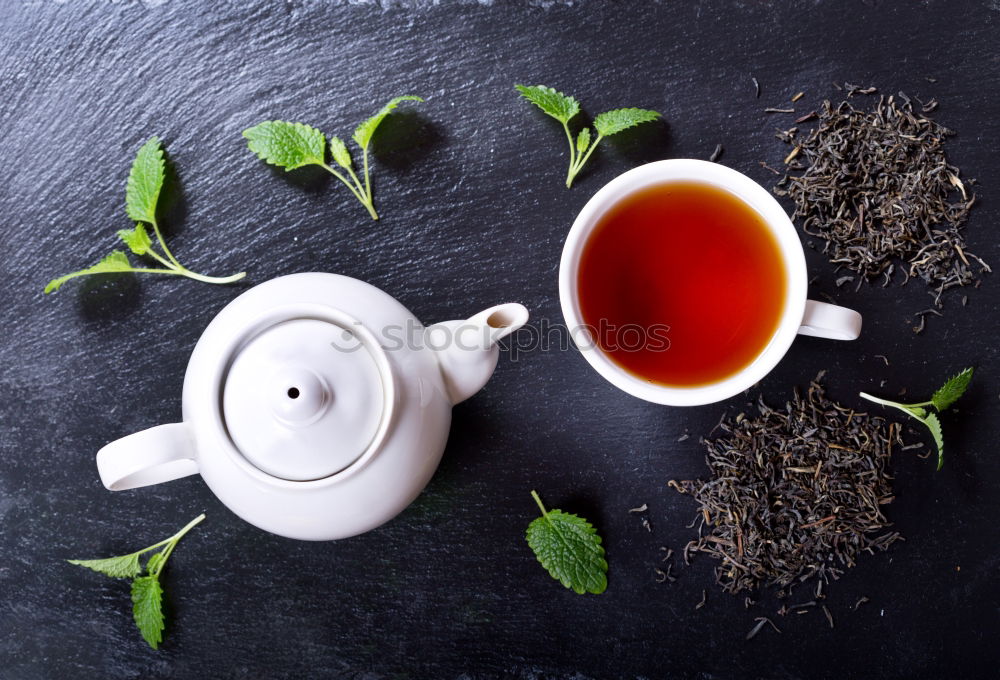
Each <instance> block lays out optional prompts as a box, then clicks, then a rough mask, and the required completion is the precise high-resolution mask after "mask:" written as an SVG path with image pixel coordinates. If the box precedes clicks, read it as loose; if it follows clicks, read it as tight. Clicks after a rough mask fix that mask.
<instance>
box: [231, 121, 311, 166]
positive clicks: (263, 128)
mask: <svg viewBox="0 0 1000 680" xmlns="http://www.w3.org/2000/svg"><path fill="white" fill-rule="evenodd" d="M243 136H244V137H246V138H247V146H248V147H250V150H251V151H253V152H254V153H255V154H257V156H258V157H259V158H260V159H261V160H262V161H264V162H265V163H269V164H271V165H276V166H278V167H279V168H284V169H285V170H286V171H287V170H295V169H296V168H301V167H302V166H304V165H322V164H323V163H324V162H325V160H326V137H325V136H323V133H322V132H320V131H319V130H317V129H316V128H314V127H310V126H309V125H304V124H302V123H288V122H286V121H283V120H268V121H264V122H263V123H259V124H257V125H254V126H253V127H252V128H249V129H247V130H244V131H243Z"/></svg>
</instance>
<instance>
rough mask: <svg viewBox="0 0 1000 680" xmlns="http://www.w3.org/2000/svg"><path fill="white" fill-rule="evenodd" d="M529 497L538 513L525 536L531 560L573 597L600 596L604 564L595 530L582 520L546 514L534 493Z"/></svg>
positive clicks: (552, 512)
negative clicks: (592, 594)
mask: <svg viewBox="0 0 1000 680" xmlns="http://www.w3.org/2000/svg"><path fill="white" fill-rule="evenodd" d="M531 497H532V498H534V499H535V503H537V504H538V508H539V510H541V511H542V516H541V517H538V518H536V519H534V520H532V522H531V524H529V525H528V531H527V533H526V536H525V537H526V538H527V539H528V546H530V547H531V550H532V551H533V552H534V553H535V557H537V558H538V561H539V562H540V563H541V564H542V566H543V567H545V569H546V570H547V571H548V572H549V574H551V575H552V578H554V579H556V580H557V581H559V582H560V583H562V584H563V585H564V586H566V587H567V588H570V589H572V590H573V591H575V592H576V593H578V594H581V595H582V594H583V593H594V594H595V595H597V594H600V593H603V592H604V591H605V589H606V588H607V587H608V577H607V572H608V563H607V562H606V561H605V559H604V547H603V546H601V537H600V536H599V535H598V534H597V530H596V529H594V527H593V526H591V525H590V523H589V522H588V521H587V520H585V519H583V518H582V517H578V516H576V515H571V514H569V513H566V512H563V511H562V510H546V509H545V506H544V505H542V499H541V498H539V497H538V494H537V493H535V492H534V491H532V492H531Z"/></svg>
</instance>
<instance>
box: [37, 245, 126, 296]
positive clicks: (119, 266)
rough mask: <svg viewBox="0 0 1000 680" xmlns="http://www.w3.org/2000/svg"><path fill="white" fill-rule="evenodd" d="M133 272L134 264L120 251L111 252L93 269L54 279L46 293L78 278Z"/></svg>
mask: <svg viewBox="0 0 1000 680" xmlns="http://www.w3.org/2000/svg"><path fill="white" fill-rule="evenodd" d="M128 271H132V263H130V262H129V261H128V258H127V257H126V256H125V253H123V252H122V251H120V250H113V251H111V254H110V255H106V256H105V257H104V259H102V260H101V261H100V262H98V263H97V264H95V265H94V266H93V267H87V268H86V269H81V270H80V271H76V272H72V273H71V274H66V275H64V276H60V277H59V278H57V279H52V280H51V281H49V282H48V284H46V286H45V292H46V293H52V292H54V291H57V290H59V288H60V286H62V285H63V284H64V283H66V282H67V281H69V280H70V279H74V278H76V277H78V276H89V275H91V274H111V273H114V272H128Z"/></svg>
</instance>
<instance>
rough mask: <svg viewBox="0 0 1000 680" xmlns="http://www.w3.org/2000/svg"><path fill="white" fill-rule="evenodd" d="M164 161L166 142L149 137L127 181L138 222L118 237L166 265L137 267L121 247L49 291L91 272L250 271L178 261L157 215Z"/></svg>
mask: <svg viewBox="0 0 1000 680" xmlns="http://www.w3.org/2000/svg"><path fill="white" fill-rule="evenodd" d="M165 174H166V173H165V172H164V162H163V146H162V145H161V143H160V139H159V138H158V137H151V138H150V139H149V141H147V142H146V143H145V144H143V145H142V146H141V147H140V148H139V152H138V153H137V154H136V155H135V160H134V161H133V162H132V168H131V170H129V173H128V182H127V183H126V185H125V211H126V212H127V213H128V216H129V218H130V219H131V220H132V221H133V222H135V228H133V229H121V230H119V231H118V238H120V239H121V240H122V242H124V243H125V245H126V246H128V249H129V250H131V251H132V252H133V253H135V254H136V255H139V256H147V257H151V258H153V259H154V260H156V261H157V262H159V263H160V264H162V265H163V269H159V268H147V267H133V266H132V263H131V262H129V259H128V257H127V256H126V255H125V253H124V252H122V251H120V250H112V251H111V253H110V254H109V255H105V256H104V257H103V258H102V259H101V261H100V262H98V263H97V264H95V265H93V266H91V267H87V268H86V269H81V270H79V271H75V272H72V273H71V274H66V275H64V276H60V277H59V278H56V279H52V280H51V281H49V283H48V285H46V286H45V292H46V293H51V292H53V291H56V290H59V287H60V286H62V285H63V284H64V283H66V282H67V281H69V280H70V279H75V278H76V277H78V276H90V275H92V274H111V273H116V272H135V273H139V274H172V275H176V276H186V277H188V278H189V279H194V280H196V281H203V282H205V283H232V282H233V281H239V280H240V279H242V278H243V277H244V276H246V272H240V273H239V274H234V275H232V276H205V275H204V274H197V273H195V272H193V271H191V270H190V269H188V268H187V267H185V266H183V265H182V264H181V263H180V262H178V261H177V258H176V257H174V255H173V253H171V252H170V249H169V248H167V243H166V241H165V240H164V239H163V233H162V232H161V231H160V223H159V222H158V221H157V219H156V208H157V204H158V202H159V199H160V191H161V190H162V189H163V180H164V177H165ZM144 224H148V225H149V226H150V227H152V229H153V234H154V235H155V236H156V245H158V246H159V248H160V251H162V252H157V251H156V249H155V246H154V244H153V241H152V239H150V237H149V233H148V232H147V231H146V227H145V226H143V225H144Z"/></svg>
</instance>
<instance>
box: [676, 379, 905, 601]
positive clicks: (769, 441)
mask: <svg viewBox="0 0 1000 680" xmlns="http://www.w3.org/2000/svg"><path fill="white" fill-rule="evenodd" d="M822 375H823V374H822V373H821V374H820V375H819V376H818V377H817V378H816V380H815V381H813V382H812V383H811V384H810V386H809V389H808V390H807V392H806V394H805V396H804V397H803V396H800V394H799V392H798V390H796V391H795V396H794V398H793V399H792V401H790V402H788V403H787V404H786V405H785V407H784V408H771V407H770V406H768V405H767V404H765V403H764V401H763V399H759V400H758V404H757V411H758V413H757V415H756V416H754V415H752V414H751V415H748V414H743V413H741V414H739V416H737V417H736V418H726V419H723V421H722V422H721V423H720V424H719V425H718V426H717V427H716V433H717V434H716V435H715V438H714V439H711V440H705V441H704V445H705V447H706V449H707V450H708V454H707V457H706V461H707V463H708V467H709V470H710V471H711V477H710V478H709V479H707V480H695V481H684V482H675V481H671V482H670V484H669V485H670V486H672V487H673V488H675V489H677V490H678V491H680V492H681V493H685V494H690V495H691V496H692V497H693V498H694V500H695V501H697V503H698V505H699V506H700V507H699V510H698V513H697V515H696V520H697V522H698V525H699V527H698V533H699V535H698V538H697V539H695V540H693V541H691V542H690V543H688V545H687V546H686V547H685V549H684V556H685V558H687V556H688V554H691V555H695V554H697V553H706V554H708V555H710V556H711V557H713V558H715V559H717V560H719V564H718V566H717V567H716V569H715V574H716V580H717V581H718V583H719V584H720V585H721V586H722V588H723V589H724V590H725V591H727V592H730V593H739V592H741V591H754V590H757V589H758V588H760V587H761V586H765V585H766V586H774V587H777V588H780V589H781V590H782V591H783V592H784V594H786V595H787V594H788V593H789V592H791V590H792V588H793V587H795V586H796V585H800V584H802V583H804V582H807V581H810V580H815V581H816V591H815V592H816V593H817V594H818V595H817V597H818V596H820V595H821V594H822V592H823V591H822V585H823V583H829V582H830V581H831V580H835V579H837V578H839V577H840V575H841V574H842V573H843V572H844V570H845V569H847V568H849V567H852V566H854V564H855V561H856V559H857V558H858V556H859V555H860V554H861V553H863V552H867V553H874V552H875V551H876V550H885V549H887V548H888V547H889V546H890V545H892V544H893V543H894V542H895V541H897V540H901V537H900V535H899V533H898V532H896V531H893V530H892V529H891V524H890V523H889V521H888V520H887V519H886V517H885V515H884V514H883V512H882V507H883V506H884V505H886V504H888V503H889V502H891V501H892V498H893V496H892V477H891V476H890V474H889V459H890V457H891V455H892V451H893V448H894V447H901V446H902V440H901V437H900V431H901V429H902V428H901V426H900V425H899V424H898V423H894V422H893V423H890V422H887V421H886V420H885V419H884V418H881V417H878V416H871V415H868V414H865V413H857V412H855V411H854V410H853V409H850V408H846V407H844V406H841V405H840V404H838V403H836V402H834V401H831V400H830V399H828V398H827V397H826V395H825V392H824V389H823V387H822V385H821V384H820V383H819V380H821V379H822ZM813 604H815V603H813Z"/></svg>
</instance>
